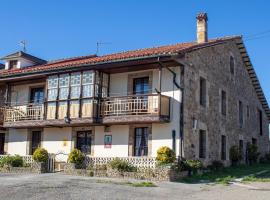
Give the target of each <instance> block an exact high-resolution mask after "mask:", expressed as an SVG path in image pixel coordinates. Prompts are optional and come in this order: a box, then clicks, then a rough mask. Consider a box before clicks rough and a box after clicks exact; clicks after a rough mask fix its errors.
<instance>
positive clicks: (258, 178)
mask: <svg viewBox="0 0 270 200" xmlns="http://www.w3.org/2000/svg"><path fill="white" fill-rule="evenodd" d="M243 182H270V168H269V171H267V172H265V173H262V174H258V175H250V176H246V177H244V179H243Z"/></svg>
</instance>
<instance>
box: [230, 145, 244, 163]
mask: <svg viewBox="0 0 270 200" xmlns="http://www.w3.org/2000/svg"><path fill="white" fill-rule="evenodd" d="M230 159H231V161H232V165H235V164H238V163H239V162H240V161H241V160H242V154H241V151H240V149H239V147H238V146H236V145H234V146H232V147H231V148H230Z"/></svg>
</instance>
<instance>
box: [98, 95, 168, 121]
mask: <svg viewBox="0 0 270 200" xmlns="http://www.w3.org/2000/svg"><path fill="white" fill-rule="evenodd" d="M101 115H102V122H103V123H104V124H128V123H154V122H169V120H170V97H168V96H163V95H160V94H150V95H136V96H123V97H109V98H106V99H104V100H103V101H102V104H101Z"/></svg>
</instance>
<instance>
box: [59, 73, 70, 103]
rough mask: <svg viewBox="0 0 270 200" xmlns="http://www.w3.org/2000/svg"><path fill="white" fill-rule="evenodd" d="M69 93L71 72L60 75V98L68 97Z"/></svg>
mask: <svg viewBox="0 0 270 200" xmlns="http://www.w3.org/2000/svg"><path fill="white" fill-rule="evenodd" d="M68 93H69V74H61V75H60V76H59V99H60V100H63V99H67V98H68Z"/></svg>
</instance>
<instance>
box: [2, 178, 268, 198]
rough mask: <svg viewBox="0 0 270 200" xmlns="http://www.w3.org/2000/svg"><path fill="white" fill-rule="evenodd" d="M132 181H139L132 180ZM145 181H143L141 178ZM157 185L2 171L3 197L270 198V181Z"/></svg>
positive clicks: (163, 183)
mask: <svg viewBox="0 0 270 200" xmlns="http://www.w3.org/2000/svg"><path fill="white" fill-rule="evenodd" d="M131 182H136V181H135V180H132V181H131ZM140 182H141V181H140ZM155 184H156V185H157V187H133V186H131V185H129V184H127V180H122V179H108V178H91V177H80V176H70V175H64V174H60V173H56V174H25V175H16V174H0V200H37V199H44V200H54V199H57V200H58V199H65V200H66V199H72V200H77V199H78V200H86V199H87V200H91V199H98V200H100V199H101V200H103V199H110V200H114V199H115V200H116V199H117V200H120V199H123V200H128V199H140V200H144V199H155V200H156V199H157V200H158V199H180V200H181V199H184V200H191V199H192V200H242V199H243V200H253V199H254V200H269V199H270V184H269V183H256V184H254V185H253V186H252V185H248V186H247V187H246V186H245V185H244V186H241V185H240V186H239V185H231V186H222V185H209V184H184V183H169V182H157V183H155Z"/></svg>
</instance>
